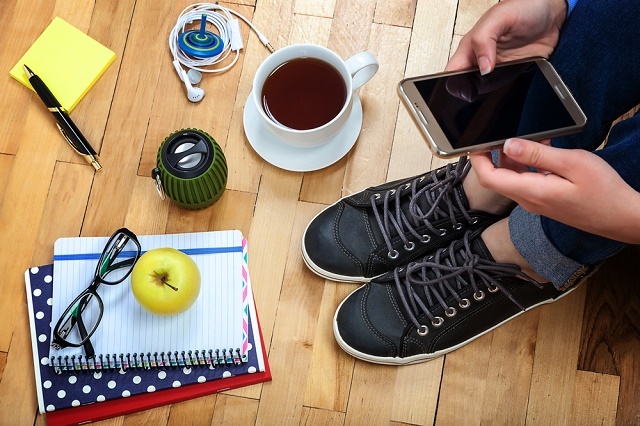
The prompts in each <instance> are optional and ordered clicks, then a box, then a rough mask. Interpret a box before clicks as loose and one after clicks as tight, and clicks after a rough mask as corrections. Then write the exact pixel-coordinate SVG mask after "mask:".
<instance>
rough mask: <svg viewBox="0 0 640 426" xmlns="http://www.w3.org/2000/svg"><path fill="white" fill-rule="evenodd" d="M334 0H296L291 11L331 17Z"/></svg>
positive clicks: (334, 6)
mask: <svg viewBox="0 0 640 426" xmlns="http://www.w3.org/2000/svg"><path fill="white" fill-rule="evenodd" d="M335 8H336V0H320V1H319V0H296V3H295V7H294V9H293V12H294V13H296V14H298V15H310V16H316V17H322V18H333V16H334V10H335Z"/></svg>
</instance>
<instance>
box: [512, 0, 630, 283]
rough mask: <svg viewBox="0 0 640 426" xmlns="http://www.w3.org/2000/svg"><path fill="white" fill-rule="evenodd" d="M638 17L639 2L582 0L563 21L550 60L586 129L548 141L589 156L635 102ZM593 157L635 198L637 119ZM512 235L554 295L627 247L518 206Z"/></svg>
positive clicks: (620, 127)
mask: <svg viewBox="0 0 640 426" xmlns="http://www.w3.org/2000/svg"><path fill="white" fill-rule="evenodd" d="M639 17H640V1H638V0H580V1H579V2H578V4H577V6H576V8H575V9H574V11H573V13H572V14H571V15H570V16H569V17H568V18H567V21H566V22H565V25H564V27H563V29H562V32H561V35H560V41H559V43H558V46H557V48H556V50H555V51H554V53H553V55H552V56H551V58H550V61H551V63H553V65H554V67H555V68H556V69H557V71H558V73H559V74H560V76H561V77H562V79H563V80H564V82H565V83H566V84H567V86H568V87H569V89H570V90H571V93H572V94H573V95H574V97H575V98H576V100H577V101H578V104H579V105H580V106H581V107H582V109H583V111H584V113H585V114H586V116H587V120H588V123H587V127H586V129H585V130H584V131H583V132H581V133H578V134H575V135H570V136H565V137H561V138H556V139H554V140H552V141H551V143H552V145H553V146H556V147H562V148H580V149H585V150H589V151H594V150H595V149H596V148H597V147H598V146H599V145H601V144H602V142H603V141H604V139H605V138H606V137H607V133H608V132H609V129H610V128H611V124H612V123H613V121H614V120H615V119H616V118H618V117H619V116H620V115H622V114H624V113H625V112H627V111H629V110H630V109H632V108H633V107H635V106H636V105H638V104H639V103H640V49H639V48H638V47H637V46H636V41H637V35H638V27H639V26H640V18H639ZM595 153H596V155H598V156H600V157H601V158H603V159H604V160H605V161H606V162H607V163H608V164H610V165H611V166H612V167H613V168H614V169H615V170H616V171H617V172H618V174H619V175H620V176H621V177H622V178H623V179H624V180H625V181H626V182H627V183H628V184H629V185H630V186H631V187H633V188H634V189H635V190H636V191H639V192H640V113H639V114H637V115H636V116H634V117H632V118H629V119H627V120H625V121H623V122H620V123H618V124H616V125H615V126H614V127H613V129H612V130H611V133H610V134H609V139H608V143H607V145H606V146H605V147H604V148H602V149H600V150H597V151H595ZM638 226H640V224H638ZM509 231H510V234H511V240H512V242H513V243H514V244H515V246H516V248H517V249H518V251H519V252H520V253H521V254H522V256H523V257H524V258H525V260H527V261H528V262H529V264H530V265H531V266H532V267H533V269H534V270H535V271H536V272H537V273H538V274H540V275H541V276H543V277H545V278H547V279H548V280H550V281H551V282H553V283H554V285H556V286H557V287H558V288H564V287H568V286H569V285H571V284H573V283H574V282H575V281H576V280H577V279H580V278H581V277H582V276H584V275H586V274H588V273H589V272H590V271H591V270H593V268H594V267H596V266H597V265H598V264H599V263H601V262H602V261H603V260H605V259H606V258H608V257H610V256H612V255H614V254H615V253H617V252H619V251H620V250H621V249H622V248H624V247H625V244H623V243H621V242H618V241H613V240H610V239H608V238H604V237H600V236H597V235H593V234H590V233H588V232H584V231H581V230H579V229H576V228H573V227H570V226H567V225H565V224H562V223H560V222H557V221H555V220H553V219H549V218H547V217H541V216H538V215H535V214H532V213H529V212H527V211H525V210H524V209H522V208H521V207H516V209H515V210H514V211H513V212H512V213H511V215H510V217H509Z"/></svg>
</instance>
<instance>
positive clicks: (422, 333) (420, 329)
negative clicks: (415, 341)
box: [417, 325, 429, 336]
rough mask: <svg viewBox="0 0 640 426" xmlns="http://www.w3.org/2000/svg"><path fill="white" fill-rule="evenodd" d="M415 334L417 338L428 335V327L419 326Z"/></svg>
mask: <svg viewBox="0 0 640 426" xmlns="http://www.w3.org/2000/svg"><path fill="white" fill-rule="evenodd" d="M417 332H418V335H419V336H426V335H427V334H429V327H427V326H426V325H421V326H420V327H418V330H417Z"/></svg>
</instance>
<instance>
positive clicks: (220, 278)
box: [50, 230, 248, 357]
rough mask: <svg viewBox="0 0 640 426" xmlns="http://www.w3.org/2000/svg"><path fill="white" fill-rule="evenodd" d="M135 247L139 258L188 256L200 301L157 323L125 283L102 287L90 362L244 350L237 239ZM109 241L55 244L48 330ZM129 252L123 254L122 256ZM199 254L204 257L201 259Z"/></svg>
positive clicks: (235, 234)
mask: <svg viewBox="0 0 640 426" xmlns="http://www.w3.org/2000/svg"><path fill="white" fill-rule="evenodd" d="M138 239H139V241H140V245H141V247H142V251H143V252H145V251H148V250H150V249H153V248H160V247H173V248H176V249H178V250H181V251H184V252H186V253H187V254H188V255H189V256H190V257H191V258H192V259H193V260H194V261H195V262H196V264H197V265H198V268H199V269H200V275H201V289H200V295H199V296H198V299H197V300H196V302H195V303H194V305H193V306H191V308H190V309H189V310H187V311H186V312H183V313H181V314H178V315H172V316H159V315H154V314H152V313H149V312H147V311H146V310H145V309H143V308H142V307H141V306H140V305H139V304H138V303H137V301H136V300H135V298H134V296H133V293H132V292H131V277H130V276H129V277H128V278H127V279H126V280H125V281H123V282H122V283H120V284H117V285H111V286H110V285H104V284H103V285H101V286H100V287H99V288H98V293H99V295H100V297H101V299H102V301H103V304H104V314H103V317H102V321H101V322H100V325H99V326H98V329H97V331H96V333H95V334H94V335H93V336H92V337H91V343H92V344H93V347H94V349H95V352H96V355H99V354H104V355H106V354H120V353H123V354H126V353H149V352H150V353H152V354H153V353H155V352H157V353H161V352H165V353H166V352H175V351H178V352H179V353H181V352H182V351H189V350H192V351H195V350H200V351H202V350H209V349H212V350H215V349H220V350H222V349H229V348H233V349H234V350H235V349H236V348H239V349H243V348H244V347H246V333H244V330H243V324H246V321H247V317H246V316H247V311H248V309H247V307H248V298H247V291H246V282H243V262H244V257H243V237H242V234H241V233H240V231H237V230H234V231H215V232H200V233H189V234H169V235H154V236H140V237H138ZM107 241H108V238H107V237H81V238H61V239H59V240H57V241H56V243H55V246H54V276H53V295H54V297H53V306H52V314H53V317H52V318H53V323H52V324H51V326H52V328H53V327H55V324H56V322H57V320H58V318H60V315H61V314H62V313H63V312H64V310H65V309H66V307H67V306H68V305H69V304H70V303H71V302H72V301H73V300H74V299H75V298H76V297H77V296H78V295H79V294H80V293H81V292H82V291H83V290H84V289H85V288H86V287H87V286H88V285H89V283H90V281H91V279H92V277H93V274H94V272H95V268H96V264H97V262H98V260H97V258H98V257H99V256H100V254H101V253H102V250H103V249H104V245H105V244H106V242H107ZM131 247H133V246H131ZM128 249H129V246H127V248H125V250H128ZM202 251H204V253H200V252H202ZM198 253H200V254H198ZM87 254H88V256H86V255H87ZM82 255H85V256H82ZM78 257H80V259H78ZM87 257H88V258H87ZM244 266H246V265H244ZM85 312H86V311H85ZM83 315H84V314H83ZM83 354H84V350H83V349H82V348H81V347H80V348H64V349H60V350H56V349H53V348H51V350H50V356H56V357H57V356H62V357H64V356H65V355H69V356H71V355H83Z"/></svg>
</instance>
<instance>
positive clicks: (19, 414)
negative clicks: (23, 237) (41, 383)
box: [0, 279, 38, 425]
mask: <svg viewBox="0 0 640 426" xmlns="http://www.w3.org/2000/svg"><path fill="white" fill-rule="evenodd" d="M23 285H24V279H23ZM23 293H24V291H23ZM16 308H17V309H16V315H17V318H16V321H15V322H14V324H13V326H14V329H13V331H15V334H14V337H13V339H12V340H11V351H10V352H9V354H8V356H7V361H6V362H7V364H6V367H5V371H4V372H3V373H2V381H1V382H0V413H2V414H1V418H0V420H1V423H2V424H7V425H21V424H32V423H33V421H34V419H35V417H36V414H37V412H38V400H37V398H36V390H35V383H34V373H33V357H32V356H31V354H30V350H31V333H30V328H29V319H28V310H27V301H26V299H24V294H23V301H22V302H21V303H20V304H19V305H18V306H17V307H16Z"/></svg>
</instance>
